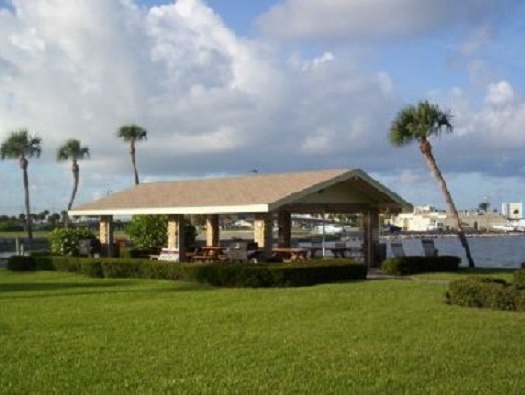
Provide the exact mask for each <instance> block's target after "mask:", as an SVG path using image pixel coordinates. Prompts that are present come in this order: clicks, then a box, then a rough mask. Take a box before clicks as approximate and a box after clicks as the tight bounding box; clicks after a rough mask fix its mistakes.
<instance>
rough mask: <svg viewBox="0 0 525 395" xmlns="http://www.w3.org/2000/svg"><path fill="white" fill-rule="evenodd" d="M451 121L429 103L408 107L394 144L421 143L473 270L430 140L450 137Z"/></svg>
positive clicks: (394, 127)
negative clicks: (431, 138)
mask: <svg viewBox="0 0 525 395" xmlns="http://www.w3.org/2000/svg"><path fill="white" fill-rule="evenodd" d="M451 118H452V116H451V115H450V113H448V112H446V111H443V110H441V109H440V108H439V106H438V105H437V104H431V103H429V102H428V101H421V102H419V103H418V104H417V106H415V105H408V106H406V107H405V108H403V109H402V110H401V111H399V112H398V114H397V115H396V117H395V118H394V120H393V121H392V124H391V126H390V142H391V143H392V144H393V145H395V146H398V147H401V146H404V145H407V144H410V143H412V142H414V141H417V143H418V144H419V150H420V151H421V153H422V154H423V157H424V158H425V161H426V162H427V165H428V167H429V168H430V171H431V172H432V174H434V177H436V179H437V181H438V183H439V186H440V187H441V191H442V192H443V195H444V196H445V201H446V202H447V205H448V208H449V211H450V213H451V214H452V217H453V219H454V221H455V222H456V229H457V233H458V237H459V240H460V242H461V245H462V246H463V248H464V249H465V254H466V256H467V260H468V264H469V267H475V264H474V260H473V259H472V255H471V253H470V247H469V244H468V240H467V238H466V236H465V232H464V231H463V227H462V225H461V221H460V219H459V214H458V210H457V209H456V205H455V204H454V200H452V196H451V194H450V191H449V190H448V188H447V183H446V182H445V179H444V178H443V175H442V174H441V171H440V169H439V167H438V165H437V163H436V159H435V158H434V155H433V154H432V145H431V144H430V141H429V138H430V137H432V136H439V135H441V133H442V132H443V131H445V132H448V133H451V132H452V129H453V128H452V124H451V122H450V120H451Z"/></svg>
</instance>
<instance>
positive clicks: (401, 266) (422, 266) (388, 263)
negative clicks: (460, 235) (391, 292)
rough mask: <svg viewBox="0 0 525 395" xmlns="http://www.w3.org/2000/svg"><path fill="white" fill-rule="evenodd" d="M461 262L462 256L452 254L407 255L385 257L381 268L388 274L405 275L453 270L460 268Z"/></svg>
mask: <svg viewBox="0 0 525 395" xmlns="http://www.w3.org/2000/svg"><path fill="white" fill-rule="evenodd" d="M460 263H461V258H459V257H457V256H450V255H442V256H436V257H425V256H406V257H398V258H388V259H385V260H384V261H383V263H382V264H381V268H382V270H383V272H385V273H386V274H392V275H398V276H404V275H408V274H416V273H425V272H453V271H457V270H458V268H459V264H460Z"/></svg>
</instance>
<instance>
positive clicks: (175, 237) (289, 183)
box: [69, 169, 410, 267]
mask: <svg viewBox="0 0 525 395" xmlns="http://www.w3.org/2000/svg"><path fill="white" fill-rule="evenodd" d="M404 207H410V204H409V203H407V202H406V201H404V200H403V199H402V198H401V197H400V196H399V195H397V194H396V193H394V192H392V191H391V190H389V189H388V188H386V187H385V186H383V185H382V184H380V183H379V182H378V181H376V180H374V179H373V178H371V177H370V176H369V175H368V174H366V173H365V172H364V171H363V170H360V169H330V170H315V171H304V172H294V173H276V174H250V175H246V176H241V177H231V178H214V179H198V180H188V181H173V182H154V183H144V184H139V185H136V186H133V187H132V188H129V189H127V190H124V191H121V192H116V193H113V194H110V195H108V196H105V197H103V198H101V199H99V200H97V201H94V202H92V203H87V204H83V205H80V206H78V207H75V208H74V209H73V210H71V211H69V215H70V216H99V217H100V241H101V243H102V244H105V245H108V246H111V245H112V243H113V225H112V223H113V216H124V215H126V216H127V215H152V214H167V215H168V246H167V247H168V248H171V249H177V250H179V253H180V256H181V258H183V257H184V254H185V251H184V250H183V246H184V243H183V239H182V238H183V236H184V232H182V226H183V221H182V219H183V217H184V215H190V214H199V215H206V218H207V220H206V244H207V245H208V246H217V245H218V244H219V239H220V227H219V216H220V215H225V214H253V215H254V216H255V223H254V241H255V242H256V243H257V244H258V246H259V248H261V249H263V250H264V254H266V255H268V256H269V255H271V250H272V244H273V242H274V240H273V232H272V228H273V224H274V221H277V223H278V229H279V231H278V240H277V242H278V244H279V246H281V247H289V246H290V244H291V223H292V221H291V215H292V214H301V213H308V214H329V213H337V214H360V217H361V219H362V223H361V226H362V230H363V252H364V260H365V262H366V263H367V264H368V265H369V266H370V267H374V266H376V265H377V264H378V263H379V262H378V259H379V254H380V253H379V214H380V213H382V212H383V213H384V212H388V213H395V212H400V211H401V210H402V209H403V208H404Z"/></svg>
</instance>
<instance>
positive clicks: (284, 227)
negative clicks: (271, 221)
mask: <svg viewBox="0 0 525 395" xmlns="http://www.w3.org/2000/svg"><path fill="white" fill-rule="evenodd" d="M277 224H278V227H279V234H278V238H279V247H290V246H291V243H292V215H291V214H290V212H288V211H279V212H278V214H277Z"/></svg>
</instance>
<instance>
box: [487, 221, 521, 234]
mask: <svg viewBox="0 0 525 395" xmlns="http://www.w3.org/2000/svg"><path fill="white" fill-rule="evenodd" d="M492 229H494V230H499V231H502V232H525V218H520V219H509V220H508V221H507V222H506V223H504V224H497V225H492Z"/></svg>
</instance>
